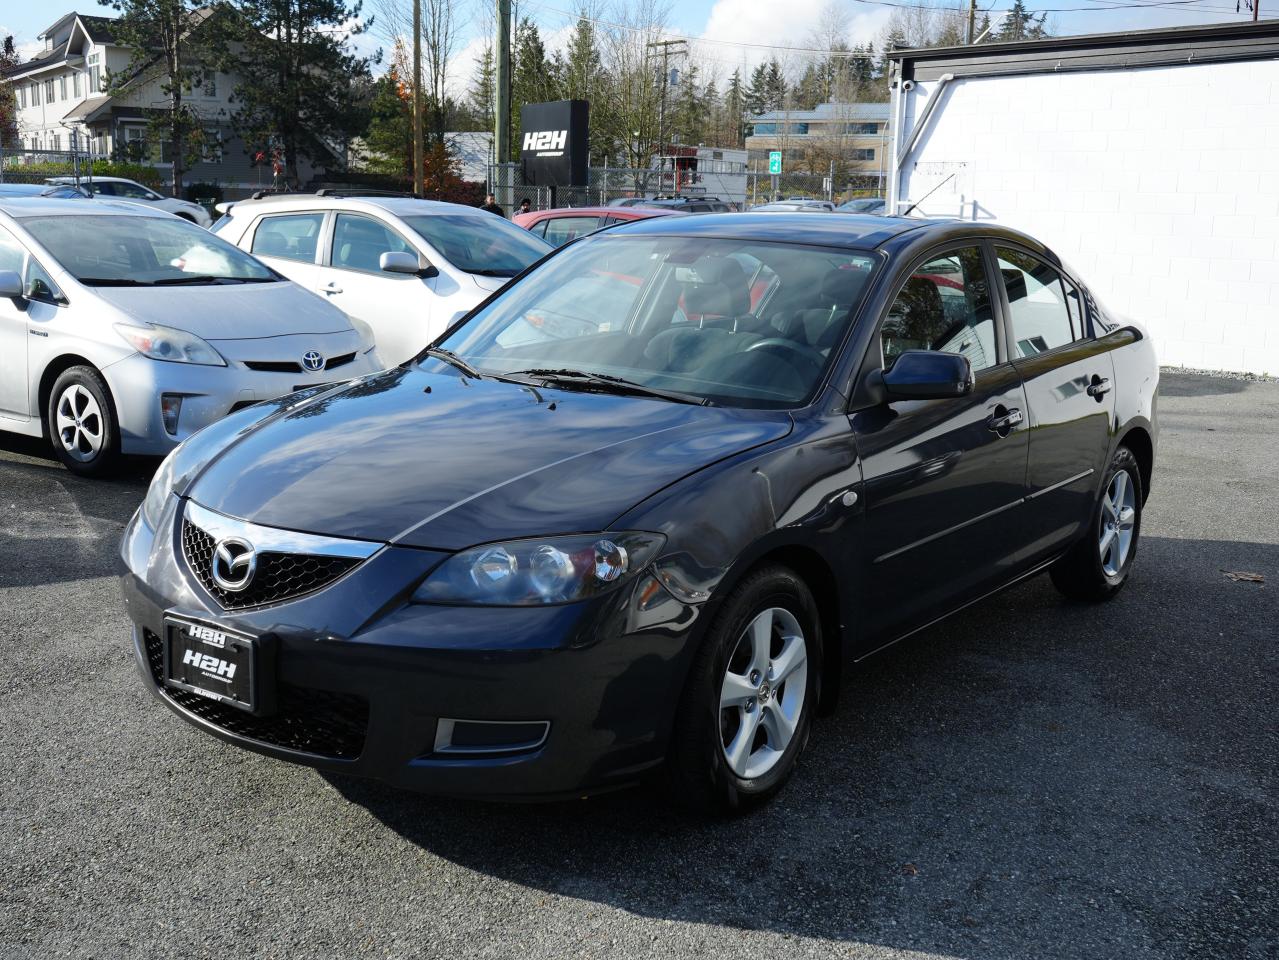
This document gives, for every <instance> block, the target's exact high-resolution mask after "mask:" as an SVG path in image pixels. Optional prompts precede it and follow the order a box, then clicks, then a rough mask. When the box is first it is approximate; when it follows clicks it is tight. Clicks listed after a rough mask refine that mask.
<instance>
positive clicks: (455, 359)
mask: <svg viewBox="0 0 1279 960" xmlns="http://www.w3.org/2000/svg"><path fill="white" fill-rule="evenodd" d="M426 355H427V356H428V357H435V359H437V360H443V361H444V362H445V363H447V364H449V365H450V366H453V367H457V369H459V370H461V371H462V372H463V373H464V374H466V375H467V376H468V377H470V378H471V379H472V380H483V379H484V374H482V373H480V371H478V370H476V369H475V368H474V367H473V366H471V365H470V364H469V363H467V362H466V361H465V360H463V359H462V358H461V357H459V356H458V355H457V354H456V353H454V352H453V351H452V350H445V349H444V348H443V347H428V348H427V350H426Z"/></svg>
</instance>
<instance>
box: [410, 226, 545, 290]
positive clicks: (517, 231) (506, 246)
mask: <svg viewBox="0 0 1279 960" xmlns="http://www.w3.org/2000/svg"><path fill="white" fill-rule="evenodd" d="M400 219H401V220H403V221H404V222H405V223H406V224H408V225H409V226H410V227H411V228H412V229H413V230H415V231H416V232H417V233H418V234H419V235H420V236H421V237H422V239H424V240H425V241H426V242H427V243H429V244H430V245H431V246H432V247H434V248H435V249H436V250H437V251H438V252H439V253H440V255H441V256H443V257H444V259H446V260H448V262H449V263H451V264H453V266H455V267H457V268H458V269H459V270H464V271H466V272H467V273H476V274H479V275H481V276H485V277H513V276H515V275H516V274H517V273H520V272H521V271H522V270H523V269H524V268H525V267H527V266H528V265H529V264H530V263H533V262H534V261H537V260H540V259H541V258H542V257H544V256H546V255H547V254H548V253H550V252H551V249H552V248H551V245H550V244H549V243H547V242H546V241H545V240H542V239H541V238H539V237H535V236H533V234H531V233H529V232H528V231H527V230H525V229H524V228H523V227H517V226H516V225H515V224H513V223H511V222H510V221H509V220H506V219H505V218H503V217H499V216H497V215H496V214H492V213H484V214H476V213H436V214H430V215H425V216H424V215H417V216H408V217H401V218H400Z"/></svg>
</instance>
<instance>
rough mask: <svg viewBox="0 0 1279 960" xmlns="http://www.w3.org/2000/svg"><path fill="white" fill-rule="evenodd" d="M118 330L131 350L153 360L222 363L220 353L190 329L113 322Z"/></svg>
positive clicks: (216, 364) (206, 363) (211, 365)
mask: <svg viewBox="0 0 1279 960" xmlns="http://www.w3.org/2000/svg"><path fill="white" fill-rule="evenodd" d="M115 332H116V333H118V334H120V336H122V337H123V338H124V339H125V340H126V341H127V342H128V344H129V346H131V347H133V349H134V350H136V351H138V353H140V354H142V355H143V356H144V357H150V358H151V359H152V360H168V361H170V362H171V363H198V364H202V365H204V366H206V367H225V366H226V361H225V360H223V359H222V356H221V354H219V353H218V352H217V351H216V350H214V349H213V348H212V347H211V346H209V344H208V343H206V342H205V341H204V340H201V339H200V338H199V337H197V336H196V335H195V334H193V333H187V332H186V331H185V330H175V329H174V328H173V327H162V326H160V325H159V324H158V323H155V324H149V325H147V326H145V327H136V326H133V325H132V324H129V323H117V324H115Z"/></svg>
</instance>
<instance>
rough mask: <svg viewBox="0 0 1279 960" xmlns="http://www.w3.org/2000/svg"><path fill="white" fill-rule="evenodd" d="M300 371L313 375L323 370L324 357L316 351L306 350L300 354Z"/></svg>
mask: <svg viewBox="0 0 1279 960" xmlns="http://www.w3.org/2000/svg"><path fill="white" fill-rule="evenodd" d="M302 369H303V370H309V371H310V372H311V373H315V372H316V371H317V370H323V369H324V357H323V355H321V353H320V352H319V351H318V350H308V351H307V352H306V353H304V354H302Z"/></svg>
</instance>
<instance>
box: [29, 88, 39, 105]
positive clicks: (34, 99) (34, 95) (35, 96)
mask: <svg viewBox="0 0 1279 960" xmlns="http://www.w3.org/2000/svg"><path fill="white" fill-rule="evenodd" d="M31 106H33V107H38V106H40V84H38V83H32V84H31Z"/></svg>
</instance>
